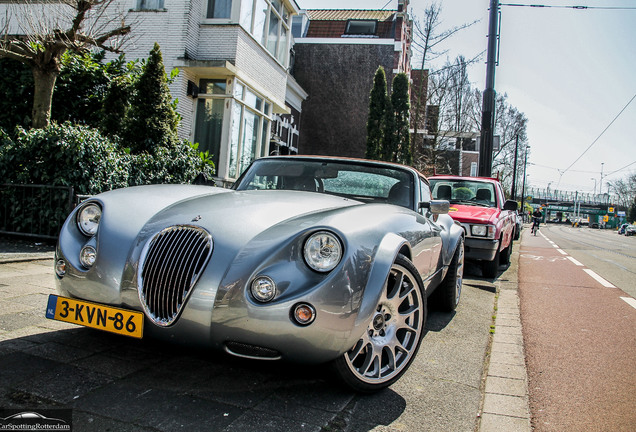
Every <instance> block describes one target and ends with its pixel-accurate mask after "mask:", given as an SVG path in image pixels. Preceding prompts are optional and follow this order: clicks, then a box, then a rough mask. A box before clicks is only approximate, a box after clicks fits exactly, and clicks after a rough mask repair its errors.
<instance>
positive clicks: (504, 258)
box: [499, 240, 512, 266]
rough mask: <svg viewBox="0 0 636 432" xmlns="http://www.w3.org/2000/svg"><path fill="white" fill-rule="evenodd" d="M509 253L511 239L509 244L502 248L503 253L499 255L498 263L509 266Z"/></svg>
mask: <svg viewBox="0 0 636 432" xmlns="http://www.w3.org/2000/svg"><path fill="white" fill-rule="evenodd" d="M511 255H512V240H510V244H509V245H508V247H507V248H505V249H504V250H503V253H502V254H501V255H500V257H499V258H500V261H499V264H501V265H505V266H509V265H510V256H511Z"/></svg>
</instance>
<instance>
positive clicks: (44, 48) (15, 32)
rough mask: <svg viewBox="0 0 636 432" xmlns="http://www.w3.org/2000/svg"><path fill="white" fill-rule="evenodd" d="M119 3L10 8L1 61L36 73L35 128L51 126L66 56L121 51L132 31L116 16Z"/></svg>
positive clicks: (85, 0) (95, 0)
mask: <svg viewBox="0 0 636 432" xmlns="http://www.w3.org/2000/svg"><path fill="white" fill-rule="evenodd" d="M115 3H116V0H60V1H59V3H55V4H54V5H51V4H46V3H44V4H43V3H40V4H36V3H35V2H33V3H30V2H25V1H20V2H18V1H16V2H14V3H12V4H9V5H7V6H8V7H6V9H5V16H4V17H3V18H2V19H3V21H4V22H0V29H1V31H2V35H1V36H0V57H6V58H11V59H14V60H17V61H19V62H21V63H24V64H26V65H27V66H29V67H30V68H31V70H32V72H33V80H34V93H33V115H32V126H33V127H34V128H43V127H46V126H48V125H49V122H50V119H51V102H52V98H53V89H54V87H55V81H56V79H57V76H58V75H59V73H60V60H61V58H62V55H63V54H64V53H65V52H66V51H73V52H78V53H81V52H85V51H87V50H89V49H91V48H100V49H103V50H106V51H110V52H115V53H119V52H121V43H122V41H123V38H122V37H123V36H125V35H127V34H128V33H130V30H131V27H130V25H126V24H125V14H124V13H123V12H117V11H115ZM63 28H65V29H66V30H63Z"/></svg>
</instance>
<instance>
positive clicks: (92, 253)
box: [80, 246, 97, 268]
mask: <svg viewBox="0 0 636 432" xmlns="http://www.w3.org/2000/svg"><path fill="white" fill-rule="evenodd" d="M96 259H97V251H96V250H95V248H94V247H93V246H84V247H83V248H82V250H81V251H80V262H81V263H82V265H83V266H84V267H86V268H91V267H92V266H93V264H95V260H96Z"/></svg>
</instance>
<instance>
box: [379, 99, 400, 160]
mask: <svg viewBox="0 0 636 432" xmlns="http://www.w3.org/2000/svg"><path fill="white" fill-rule="evenodd" d="M395 126H396V125H395V112H394V111H393V105H392V104H391V99H390V98H387V107H386V110H385V111H384V138H383V140H382V147H381V149H380V160H383V161H386V162H397V160H398V159H397V155H398V140H397V134H396V133H395Z"/></svg>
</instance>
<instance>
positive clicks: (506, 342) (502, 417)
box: [478, 233, 532, 432]
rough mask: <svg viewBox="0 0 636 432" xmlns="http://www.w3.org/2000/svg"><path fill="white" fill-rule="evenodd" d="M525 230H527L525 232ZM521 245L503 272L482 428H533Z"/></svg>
mask: <svg viewBox="0 0 636 432" xmlns="http://www.w3.org/2000/svg"><path fill="white" fill-rule="evenodd" d="M522 234H523V233H522ZM519 246H520V242H516V243H515V244H514V246H513V253H512V257H511V260H510V266H509V267H508V269H507V270H506V271H505V272H503V273H502V274H501V275H499V278H498V279H497V280H496V281H495V283H496V285H497V297H498V298H497V302H496V310H495V333H494V336H493V338H492V345H491V350H490V361H489V363H488V365H487V373H486V383H485V388H484V396H483V402H482V412H481V416H480V417H481V418H480V420H479V426H478V431H480V432H494V431H509V432H529V431H532V425H531V422H530V408H529V398H528V375H527V371H526V363H525V353H524V348H523V334H522V329H521V315H520V308H519V295H518V292H517V290H518V286H519V284H518V273H517V271H518V265H519Z"/></svg>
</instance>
